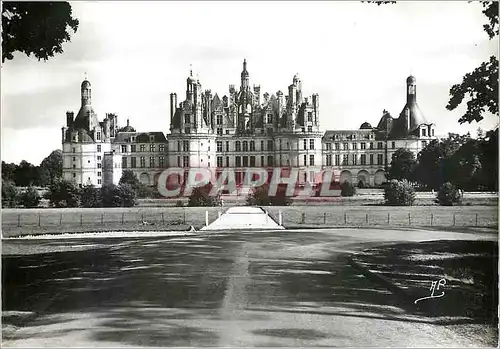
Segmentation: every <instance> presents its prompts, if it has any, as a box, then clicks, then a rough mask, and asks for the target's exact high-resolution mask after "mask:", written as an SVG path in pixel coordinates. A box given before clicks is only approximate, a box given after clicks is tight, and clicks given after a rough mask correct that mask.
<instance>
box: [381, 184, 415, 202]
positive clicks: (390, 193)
mask: <svg viewBox="0 0 500 349" xmlns="http://www.w3.org/2000/svg"><path fill="white" fill-rule="evenodd" d="M384 199H385V204H386V205H389V206H411V205H413V203H414V202H415V189H414V188H413V185H412V184H411V183H410V182H408V181H407V180H406V179H403V180H401V181H399V180H397V179H391V180H390V181H389V182H387V184H386V185H385V186H384Z"/></svg>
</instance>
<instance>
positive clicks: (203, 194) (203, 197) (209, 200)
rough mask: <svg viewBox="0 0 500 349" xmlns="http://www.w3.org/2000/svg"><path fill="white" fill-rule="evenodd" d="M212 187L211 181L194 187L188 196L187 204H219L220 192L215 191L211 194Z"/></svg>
mask: <svg viewBox="0 0 500 349" xmlns="http://www.w3.org/2000/svg"><path fill="white" fill-rule="evenodd" d="M212 188H213V185H212V183H207V184H205V185H204V186H201V187H196V188H194V189H193V192H192V193H191V195H190V196H189V201H188V206H219V205H220V203H221V198H220V194H219V193H217V195H215V196H211V195H210V192H211V190H212Z"/></svg>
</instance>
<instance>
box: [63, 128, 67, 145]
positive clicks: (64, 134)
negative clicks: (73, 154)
mask: <svg viewBox="0 0 500 349" xmlns="http://www.w3.org/2000/svg"><path fill="white" fill-rule="evenodd" d="M67 130H68V128H67V127H62V129H61V131H62V137H61V139H62V142H63V143H64V142H66V131H67Z"/></svg>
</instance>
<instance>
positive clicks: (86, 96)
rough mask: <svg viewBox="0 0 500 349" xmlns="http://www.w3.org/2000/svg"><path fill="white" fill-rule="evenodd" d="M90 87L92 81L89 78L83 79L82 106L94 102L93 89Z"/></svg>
mask: <svg viewBox="0 0 500 349" xmlns="http://www.w3.org/2000/svg"><path fill="white" fill-rule="evenodd" d="M90 87H91V85H90V82H89V81H88V80H87V79H85V80H83V82H82V87H81V97H82V107H83V106H86V105H91V104H92V93H91V92H92V91H91V88H90Z"/></svg>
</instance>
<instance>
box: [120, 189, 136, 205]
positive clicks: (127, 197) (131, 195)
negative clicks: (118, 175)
mask: <svg viewBox="0 0 500 349" xmlns="http://www.w3.org/2000/svg"><path fill="white" fill-rule="evenodd" d="M118 191H119V195H120V198H121V206H123V207H134V206H135V205H136V204H137V198H136V197H137V196H136V194H135V191H134V188H132V186H131V185H129V184H122V185H119V186H118Z"/></svg>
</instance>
